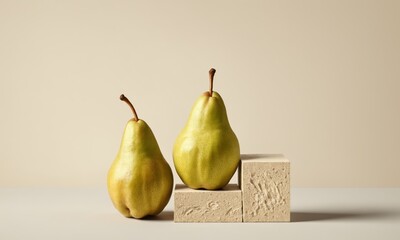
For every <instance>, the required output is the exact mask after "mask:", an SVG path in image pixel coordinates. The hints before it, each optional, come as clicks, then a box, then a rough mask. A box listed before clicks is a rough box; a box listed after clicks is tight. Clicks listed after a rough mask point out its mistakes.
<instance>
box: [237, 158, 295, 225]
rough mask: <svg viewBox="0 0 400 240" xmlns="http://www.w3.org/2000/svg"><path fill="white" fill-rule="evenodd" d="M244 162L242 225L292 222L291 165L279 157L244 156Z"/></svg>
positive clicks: (240, 179)
mask: <svg viewBox="0 0 400 240" xmlns="http://www.w3.org/2000/svg"><path fill="white" fill-rule="evenodd" d="M241 158H242V161H241V163H240V168H239V184H240V188H241V189H242V194H243V221H244V222H287V221H290V162H289V161H288V160H287V159H286V158H285V157H284V156H283V155H278V154H248V155H245V154H243V155H242V156H241Z"/></svg>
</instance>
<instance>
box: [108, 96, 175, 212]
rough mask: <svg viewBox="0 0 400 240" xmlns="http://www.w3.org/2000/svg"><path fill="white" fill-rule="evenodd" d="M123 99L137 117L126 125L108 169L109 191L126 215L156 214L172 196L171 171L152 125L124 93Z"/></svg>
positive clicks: (117, 205)
mask: <svg viewBox="0 0 400 240" xmlns="http://www.w3.org/2000/svg"><path fill="white" fill-rule="evenodd" d="M120 99H121V100H122V101H124V102H126V103H127V104H128V105H129V106H130V108H131V110H132V112H133V115H134V117H133V118H132V119H130V120H129V121H128V123H127V124H126V127H125V131H124V135H123V137H122V142H121V146H120V149H119V151H118V154H117V157H116V158H115V160H114V162H113V164H112V165H111V168H110V170H109V172H108V178H107V183H108V192H109V195H110V197H111V200H112V202H113V204H114V206H115V208H116V209H117V210H118V211H119V212H120V213H121V214H122V215H124V216H126V217H134V218H143V217H145V216H149V215H150V216H151V215H157V214H159V213H160V212H161V211H162V210H163V209H164V207H165V206H166V205H167V203H168V201H169V199H170V197H171V193H172V185H173V177H172V171H171V168H170V166H169V165H168V163H167V161H165V159H164V157H163V155H162V153H161V151H160V148H159V146H158V143H157V140H156V138H155V137H154V134H153V132H152V131H151V129H150V127H149V125H147V123H146V122H145V121H143V120H142V119H139V118H138V116H137V114H136V111H135V108H134V107H133V105H132V104H131V102H130V101H129V100H128V99H127V98H126V97H125V96H124V95H121V97H120Z"/></svg>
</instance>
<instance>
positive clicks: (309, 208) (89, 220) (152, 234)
mask: <svg viewBox="0 0 400 240" xmlns="http://www.w3.org/2000/svg"><path fill="white" fill-rule="evenodd" d="M291 201H292V202H291V210H292V215H291V216H292V222H290V223H203V224H199V223H174V222H173V207H172V206H173V197H172V198H171V201H170V203H169V204H168V206H167V207H166V209H165V210H164V212H163V213H161V214H160V215H159V216H158V217H156V218H153V219H146V220H136V219H129V218H125V217H122V216H121V215H120V214H119V213H118V212H117V211H116V210H115V209H114V208H113V206H112V204H111V202H110V200H109V198H108V195H107V190H106V189H105V188H97V189H96V188H1V189H0V239H185V240H187V239H189V240H195V239H249V238H250V239H251V238H252V239H267V238H268V239H273V238H275V239H280V240H281V239H385V240H386V239H396V240H398V239H400V188H381V189H377V188H374V189H372V188H357V189H356V188H351V189H349V188H348V189H343V188H324V189H317V188H294V189H292V194H291Z"/></svg>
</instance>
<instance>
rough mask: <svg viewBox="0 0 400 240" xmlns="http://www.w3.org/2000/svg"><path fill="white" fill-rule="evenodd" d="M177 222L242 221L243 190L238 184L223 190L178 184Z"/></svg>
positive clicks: (176, 190)
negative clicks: (194, 187)
mask: <svg viewBox="0 0 400 240" xmlns="http://www.w3.org/2000/svg"><path fill="white" fill-rule="evenodd" d="M174 199H175V212H174V221H175V222H242V192H241V191H240V189H239V186H238V185H237V184H228V185H227V186H225V187H224V188H223V189H221V190H202V189H200V190H194V189H191V188H189V187H187V186H185V185H183V184H177V185H176V186H175V192H174Z"/></svg>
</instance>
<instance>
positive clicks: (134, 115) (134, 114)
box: [119, 94, 139, 122]
mask: <svg viewBox="0 0 400 240" xmlns="http://www.w3.org/2000/svg"><path fill="white" fill-rule="evenodd" d="M119 99H120V100H121V101H123V102H126V103H127V104H128V105H129V107H130V108H131V110H132V112H133V120H135V122H137V121H139V117H138V115H137V113H136V110H135V108H134V107H133V105H132V103H131V101H129V99H128V98H127V97H125V95H124V94H121V96H119Z"/></svg>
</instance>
